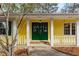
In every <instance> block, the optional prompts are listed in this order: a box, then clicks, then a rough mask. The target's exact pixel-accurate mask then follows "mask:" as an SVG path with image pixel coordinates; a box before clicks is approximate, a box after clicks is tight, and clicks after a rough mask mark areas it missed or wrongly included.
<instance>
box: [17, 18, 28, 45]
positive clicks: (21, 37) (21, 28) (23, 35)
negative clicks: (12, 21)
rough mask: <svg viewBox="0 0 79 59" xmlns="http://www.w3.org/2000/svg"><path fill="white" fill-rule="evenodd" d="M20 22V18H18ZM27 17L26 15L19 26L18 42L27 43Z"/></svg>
mask: <svg viewBox="0 0 79 59" xmlns="http://www.w3.org/2000/svg"><path fill="white" fill-rule="evenodd" d="M18 22H19V20H18ZM26 24H27V23H26V18H25V17H24V18H23V19H22V21H21V24H20V26H19V28H18V44H26V31H27V29H26Z"/></svg>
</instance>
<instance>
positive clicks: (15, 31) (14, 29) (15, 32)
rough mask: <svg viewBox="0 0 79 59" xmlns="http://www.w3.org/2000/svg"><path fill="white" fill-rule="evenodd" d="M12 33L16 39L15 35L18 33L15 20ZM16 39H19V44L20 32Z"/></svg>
mask: <svg viewBox="0 0 79 59" xmlns="http://www.w3.org/2000/svg"><path fill="white" fill-rule="evenodd" d="M12 34H13V39H14V38H15V35H16V34H17V22H16V21H15V20H14V21H13V33H12ZM16 39H17V41H16V44H18V34H17V36H16ZM16 44H15V46H16Z"/></svg>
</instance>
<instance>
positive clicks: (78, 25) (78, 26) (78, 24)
mask: <svg viewBox="0 0 79 59" xmlns="http://www.w3.org/2000/svg"><path fill="white" fill-rule="evenodd" d="M76 33H77V46H78V47H79V22H78V21H77V31H76Z"/></svg>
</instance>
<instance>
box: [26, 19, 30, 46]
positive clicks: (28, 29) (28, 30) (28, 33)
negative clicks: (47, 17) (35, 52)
mask: <svg viewBox="0 0 79 59" xmlns="http://www.w3.org/2000/svg"><path fill="white" fill-rule="evenodd" d="M26 40H27V47H29V46H30V24H29V20H27V39H26Z"/></svg>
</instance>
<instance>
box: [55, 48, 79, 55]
mask: <svg viewBox="0 0 79 59" xmlns="http://www.w3.org/2000/svg"><path fill="white" fill-rule="evenodd" d="M54 49H56V50H58V51H60V52H63V53H66V54H69V55H73V56H79V47H54Z"/></svg>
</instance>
